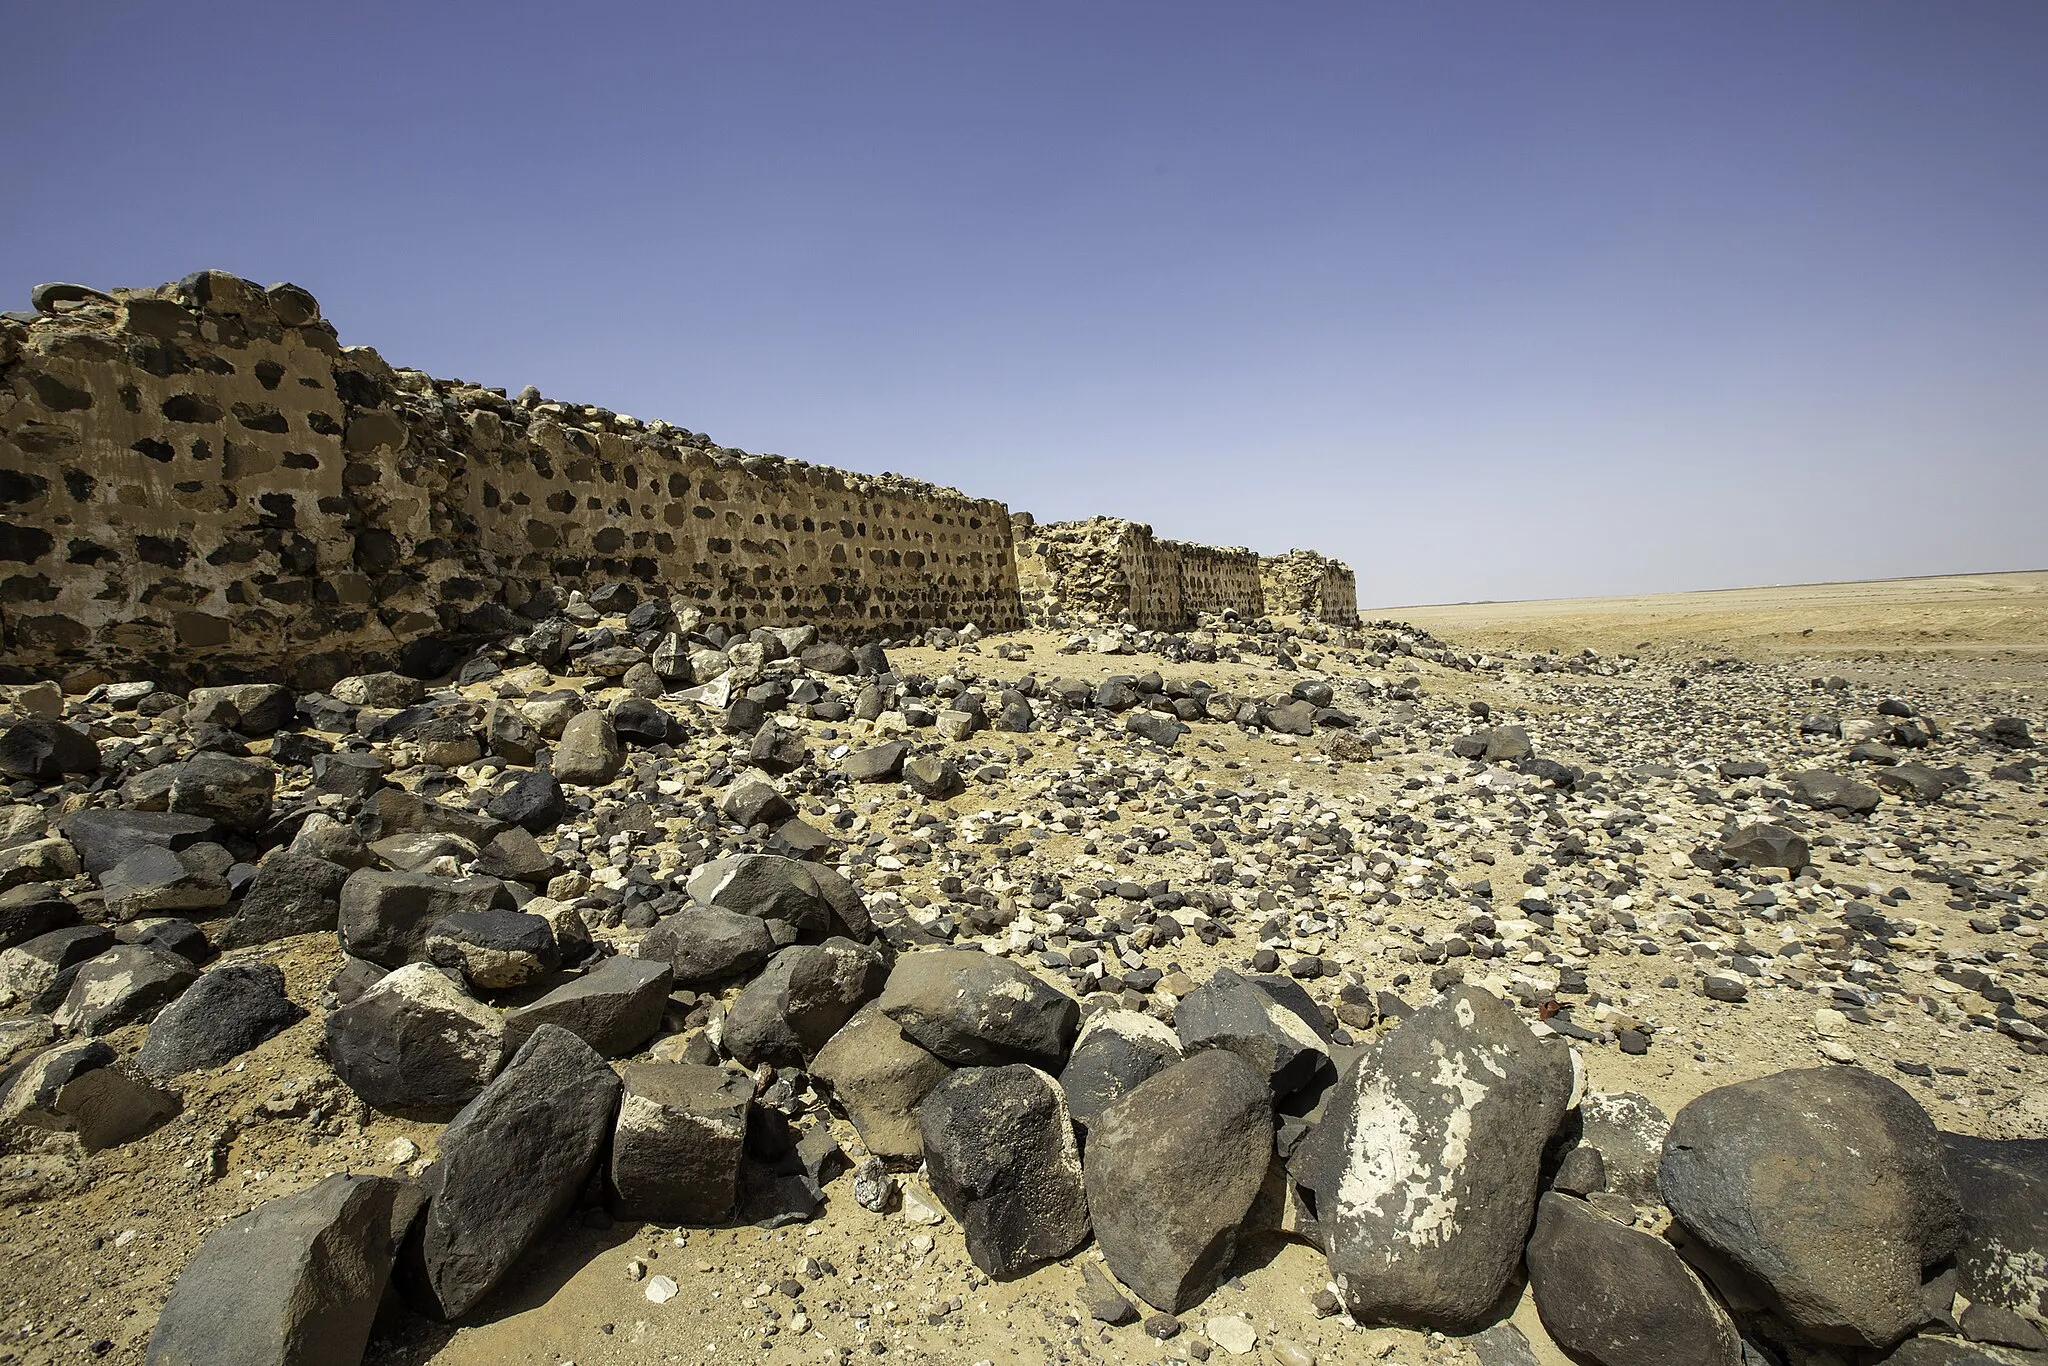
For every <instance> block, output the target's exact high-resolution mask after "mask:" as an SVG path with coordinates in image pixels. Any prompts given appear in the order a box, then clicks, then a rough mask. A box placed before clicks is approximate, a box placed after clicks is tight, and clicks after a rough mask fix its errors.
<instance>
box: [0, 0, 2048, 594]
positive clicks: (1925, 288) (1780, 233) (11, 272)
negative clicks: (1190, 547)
mask: <svg viewBox="0 0 2048 1366" xmlns="http://www.w3.org/2000/svg"><path fill="white" fill-rule="evenodd" d="M0 31H4V33H5V35H6V40H5V43H4V44H0V64H4V68H5V78H4V83H0V118H4V124H0V126H4V128H5V130H6V146H7V148H8V152H9V155H8V161H9V163H10V173H9V175H8V176H7V180H8V190H7V192H6V195H5V207H4V211H0V306H5V307H13V308H24V307H27V300H28V293H29V289H30V287H31V286H32V285H33V284H35V283H36V282H37V281H40V280H49V279H72V280H78V281H81V282H84V283H87V284H94V285H100V286H107V285H117V284H118V285H144V284H154V283H157V282H159V281H162V280H166V279H172V278H175V277H178V276H182V275H184V274H186V273H188V272H190V271H192V270H195V269H199V268H201V267H218V268H221V269H226V270H231V271H234V272H236V273H238V274H242V275H248V276H252V277H254V278H256V279H258V280H261V281H263V282H266V283H268V282H271V281H275V280H283V279H288V280H293V281H296V282H297V283H299V284H302V285H304V286H306V287H307V288H308V289H311V290H312V291H313V292H314V293H315V294H317V295H318V296H319V298H320V299H321V302H322V304H323V307H324V309H325V311H326V313H327V315H328V317H329V318H331V319H332V320H333V321H334V323H335V324H336V326H337V327H339V329H340V331H341V335H342V340H343V341H344V342H348V343H367V344H370V345H373V346H376V347H377V348H378V349H379V350H380V351H381V352H382V353H383V354H384V355H385V357H386V358H388V359H389V360H391V361H393V362H394V363H397V364H402V365H412V366H417V367H419V368H422V369H425V370H428V371H431V372H432V373H434V374H437V375H443V376H459V377H462V378H465V379H471V380H476V381H479V382H482V383H486V384H498V385H504V386H506V387H508V388H511V389H514V390H516V389H517V388H519V387H520V386H522V385H525V384H529V383H532V384H538V385H539V386H540V388H541V389H542V391H543V392H544V393H546V394H548V395H549V396H550V397H555V398H562V399H566V400H570V401H575V402H585V403H597V404H602V405H604V406H607V407H610V408H613V409H616V410H618V411H621V412H628V413H632V414H635V415H637V416H640V417H646V418H655V417H659V418H666V419H668V420H669V421H671V422H675V423H677V424H679V425H682V426H685V427H690V428H693V429H696V430H699V431H708V432H710V433H711V434H712V435H713V436H714V437H716V438H717V439H718V440H720V441H723V442H725V443H727V444H730V445H735V446H741V447H745V448H747V449H749V450H756V451H775V452H779V453H781V454H784V455H789V456H795V457H798V458H801V459H805V460H812V461H818V462H821V463H826V464H834V465H841V466H845V467H848V468H852V469H859V470H868V471H880V470H893V471H896V472H899V473H904V474H911V475H916V476H918V477H921V478H926V479H931V480H935V481H938V482H941V483H946V484H952V485H955V486H958V487H960V488H963V489H965V490H967V491H969V492H971V493H975V494H978V495H981V496H986V497H993V498H999V499H1002V500H1003V501H1005V502H1007V503H1008V504H1009V505H1010V506H1011V507H1012V508H1013V509H1028V510H1030V511H1032V512H1034V513H1036V514H1037V515H1038V516H1039V517H1040V518H1041V519H1061V518H1069V517H1078V516H1086V515H1089V514H1092V513H1097V512H1108V513H1116V514H1118V515H1122V516H1128V517H1133V518H1137V519H1140V520H1145V521H1149V522H1151V523H1152V524H1153V526H1154V527H1155V528H1156V529H1157V530H1158V531H1159V532H1160V533H1161V534H1164V535H1171V536H1177V537H1182V538H1186V539H1192V540H1202V541H1212V542H1223V543H1231V544H1250V545H1252V546H1254V547H1256V548H1258V549H1260V550H1263V551H1267V552H1273V551H1278V550H1283V549H1286V548H1288V547H1290V546H1296V545H1301V546H1312V547H1314V548H1317V549H1320V550H1323V551H1325V552H1326V553H1330V554H1334V555H1338V556H1340V557H1342V558H1344V559H1347V560H1349V561H1351V563H1352V564H1353V566H1354V567H1355V568H1356V569H1357V571H1358V577H1359V598H1360V601H1361V603H1363V604H1367V605H1391V604H1400V603H1415V602H1433V601H1449V600H1460V599H1470V598H1514V597H1538V596H1555V595H1567V594H1592V593H1630V592H1654V591H1662V590H1668V589H1678V588H1696V587H1714V586H1724V585H1737V584H1754V583H1771V582H1793V581H1801V580H1819V579H1845V578H1864V577H1876V576H1885V575H1902V574H1922V573H1941V572H1950V571H1961V570H1986V569H2017V568H2037V567H2042V566H2048V4H2044V3H2042V0H1923V2H1922V3H1911V4H1906V3H1893V2H1892V0H1830V2H1827V3H1822V2H1819V0H1768V2H1767V3H1764V2H1759V3H1750V2H1748V0H1711V2H1710V3H1661V2H1660V3H1643V0H1604V2H1600V3H1595V2H1592V0H1546V2H1545V3H1540V4H1531V3H1526V2H1525V0H1514V2H1513V3H1493V2H1490V0H1457V2H1455V3H1452V2H1441V3H1439V2H1437V0H1430V2H1428V3H1424V2H1423V0H1413V2H1412V3H1346V4H1323V3H1270V4H1250V3H1245V4H1229V5H1223V4H1210V3H1201V2H1200V0H1172V2H1170V3H1157V4H1153V3H1117V2H1116V0H1089V2H1088V3H1062V2H1060V0H1030V3H1007V2H1000V0H946V2H945V3H933V4H895V3H886V2H883V3H873V2H870V0H862V2H861V3H845V2H844V0H839V2H837V3H831V4H804V3H780V4H743V3H729V2H728V3H719V4H692V3H674V4H643V5H632V4H608V3H589V4H584V5H577V6H569V5H563V6H558V7H557V6H540V5H523V4H516V3H498V4H488V5H484V4H476V5H463V4H444V3H414V4H409V5H404V6H392V7H385V6H381V5H377V4H369V3H350V4H347V5H318V6H314V5H299V4H291V3H282V4H280V3H276V0H270V2H269V3H264V4H260V5H255V4H251V5H240V4H224V3H214V4H191V5H173V4H147V5H145V4H97V3H95V4H83V3H80V4H62V3H51V4H29V3H26V2H25V0H22V2H19V3H16V4H13V5H11V6H9V7H8V10H7V13H6V18H5V23H4V28H0Z"/></svg>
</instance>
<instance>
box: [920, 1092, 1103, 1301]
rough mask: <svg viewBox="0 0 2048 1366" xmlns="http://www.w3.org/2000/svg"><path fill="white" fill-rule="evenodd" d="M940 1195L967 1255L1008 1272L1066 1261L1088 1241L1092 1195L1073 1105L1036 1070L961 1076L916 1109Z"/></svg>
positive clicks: (991, 1270)
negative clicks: (1083, 1169) (1070, 1109)
mask: <svg viewBox="0 0 2048 1366" xmlns="http://www.w3.org/2000/svg"><path fill="white" fill-rule="evenodd" d="M918 1127H919V1131H920V1132H921V1134H922V1136H923V1139H924V1156H925V1165H926V1170H927V1171H928V1172H929V1174H930V1176H931V1183H932V1191H933V1193H934V1194H936V1195H937V1196H938V1197H939V1203H941V1204H942V1205H944V1206H945V1207H946V1211H947V1213H949V1214H951V1215H952V1216H953V1217H954V1218H955V1219H956V1220H958V1221H959V1223H960V1227H961V1231H962V1233H964V1234H965V1235H966V1239H967V1253H968V1255H969V1256H970V1257H972V1258H973V1259H974V1264H975V1265H976V1266H978V1267H980V1268H981V1269H982V1270H983V1271H985V1272H987V1273H988V1274H989V1275H991V1276H999V1277H1007V1276H1014V1275H1017V1274H1018V1273H1019V1272H1022V1271H1026V1270H1029V1269H1030V1268H1031V1267H1033V1266H1036V1265H1037V1264H1038V1263H1040V1262H1044V1261H1050V1260H1051V1259H1053V1258H1055V1257H1064V1256H1066V1255H1067V1254H1068V1253H1069V1252H1072V1251H1073V1250H1074V1249H1075V1248H1077V1247H1079V1246H1080V1245H1081V1244H1082V1242H1083V1241H1084V1240H1086V1238H1087V1237H1088V1197H1087V1192H1086V1189H1085V1187H1084V1186H1083V1183H1082V1177H1081V1158H1080V1153H1079V1151H1078V1150H1077V1149H1076V1148H1075V1146H1074V1130H1073V1126H1072V1125H1071V1124H1070V1123H1068V1120H1067V1104H1066V1100H1065V1098H1064V1097H1062V1096H1061V1094H1060V1088H1059V1086H1058V1085H1057V1084H1056V1083H1055V1082H1054V1081H1053V1079H1052V1078H1051V1077H1048V1076H1046V1075H1045V1073H1043V1072H1041V1071H1039V1070H1038V1069H1037V1068H1034V1067H1026V1066H1024V1065H1022V1064H1016V1065H1012V1066H1009V1067H970V1068H967V1069H965V1070H963V1071H959V1072H955V1073H954V1074H953V1075H951V1076H950V1077H947V1078H946V1079H945V1080H944V1081H942V1082H940V1083H939V1084H938V1085H937V1086H935V1087H933V1088H932V1091H931V1094H930V1095H928V1096H926V1097H925V1100H924V1104H923V1105H922V1106H920V1107H919V1109H918Z"/></svg>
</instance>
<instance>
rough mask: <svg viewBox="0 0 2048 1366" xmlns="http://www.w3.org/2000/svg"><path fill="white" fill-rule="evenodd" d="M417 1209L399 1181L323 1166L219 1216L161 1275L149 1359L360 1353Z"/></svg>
mask: <svg viewBox="0 0 2048 1366" xmlns="http://www.w3.org/2000/svg"><path fill="white" fill-rule="evenodd" d="M417 1208H418V1196H417V1195H416V1194H415V1193H414V1191H413V1189H412V1187H411V1186H410V1185H409V1184H408V1183H406V1182H403V1181H396V1180H393V1179H391V1178H390V1177H383V1176H330V1177H328V1178H327V1179H325V1180H324V1181H321V1182H320V1183H318V1184H317V1185H315V1186H313V1187H311V1188H310V1189H307V1190H303V1191H300V1192H298V1193H297V1194H296V1195H287V1196H283V1197H281V1198H279V1199H276V1200H271V1201H269V1202H267V1203H265V1204H262V1205H258V1206H257V1207H256V1208H255V1209H253V1210H251V1211H249V1212H248V1213H247V1214H244V1215H242V1216H240V1217H239V1218H236V1219H233V1220H230V1221H229V1222H228V1223H227V1224H226V1225H225V1226H223V1227H222V1228H219V1229H216V1230H215V1231H214V1232H212V1233H210V1234H208V1235H207V1238H206V1241H205V1242H204V1243H202V1244H200V1246H199V1250H198V1251H197V1252H195V1253H193V1254H192V1260H191V1261H189V1262H187V1263H186V1264H185V1269H184V1271H183V1272H181V1273H180V1274H179V1276H178V1280H177V1284H176V1285H174V1286H172V1288H171V1295H170V1298H169V1300H167V1301H166V1302H165V1304H164V1307H163V1312H162V1313H161V1314H159V1315H158V1316H157V1321H156V1329H155V1331H154V1332H152V1333H151V1334H150V1338H149V1353H148V1362H149V1366H280V1364H281V1363H294V1364H303V1366H329V1363H334V1364H335V1366H339V1364H340V1363H344V1362H356V1361H360V1360H361V1359H362V1355H363V1351H364V1349H365V1348H366V1347H367V1345H368V1343H369V1340H370V1326H371V1324H372V1322H373V1321H374V1320H375V1319H376V1316H377V1306H378V1304H379V1303H380V1302H381V1300H382V1299H383V1295H384V1288H385V1285H386V1283H387V1282H388V1281H389V1279H390V1276H391V1261H392V1255H393V1253H394V1251H395V1248H396V1243H397V1241H398V1239H399V1238H401V1237H403V1236H404V1233H405V1229H406V1226H407V1225H408V1224H410V1223H411V1222H412V1218H413V1214H414V1212H415V1211H416V1209H417Z"/></svg>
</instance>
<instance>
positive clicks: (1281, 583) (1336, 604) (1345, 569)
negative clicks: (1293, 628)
mask: <svg viewBox="0 0 2048 1366" xmlns="http://www.w3.org/2000/svg"><path fill="white" fill-rule="evenodd" d="M1261 570H1262V574H1263V577H1264V580H1265V591H1266V609H1267V610H1268V611H1270V612H1272V613H1274V614H1275V615H1281V614H1298V615H1300V616H1304V617H1308V618H1311V619H1313V620H1316V621H1321V622H1327V623H1328V624H1330V625H1332V626H1356V625H1357V624H1358V580H1357V578H1356V577H1355V576H1354V575H1353V574H1352V572H1351V566H1350V565H1348V564H1345V563H1344V562H1343V561H1341V560H1333V559H1330V558H1328V557H1327V556H1324V555H1318V554H1317V553H1316V552H1315V551H1313V550H1290V551H1288V552H1287V553H1286V554H1285V555H1274V556H1270V557H1268V558H1267V559H1266V560H1265V561H1263V563H1262V566H1261Z"/></svg>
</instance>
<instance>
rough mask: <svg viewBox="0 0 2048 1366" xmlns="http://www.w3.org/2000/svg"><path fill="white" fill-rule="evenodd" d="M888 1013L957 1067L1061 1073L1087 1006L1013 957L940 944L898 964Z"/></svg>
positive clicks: (885, 996)
mask: <svg viewBox="0 0 2048 1366" xmlns="http://www.w3.org/2000/svg"><path fill="white" fill-rule="evenodd" d="M882 1013H883V1014H885V1015H887V1016H888V1017H889V1018H890V1019H892V1020H894V1021H895V1022H896V1023H897V1025H898V1027H900V1028H901V1029H902V1030H903V1033H904V1036H905V1037H906V1038H908V1039H910V1040H911V1041H912V1042H913V1043H916V1044H918V1045H919V1046H921V1047H923V1048H925V1049H926V1050H928V1051H929V1052H931V1053H933V1054H934V1055H936V1056H937V1057H939V1058H940V1059H942V1060H943V1061H945V1062H948V1063H952V1064H954V1065H956V1066H997V1065H1000V1064H1003V1063H1012V1062H1023V1063H1030V1064H1031V1065H1033V1066H1035V1067H1041V1068H1045V1069H1047V1070H1049V1071H1055V1072H1056V1071H1058V1070H1059V1068H1060V1067H1061V1065H1062V1064H1063V1063H1064V1061H1065V1059H1066V1056H1067V1050H1068V1048H1069V1047H1071V1046H1072V1044H1073V1041H1074V1031H1075V1029H1076V1027H1077V1026H1078V1024H1079V1022H1080V1013H1081V1008H1080V1005H1079V1003H1078V1002H1076V1001H1075V1000H1074V998H1073V997H1071V996H1069V995H1067V994H1066V993H1065V992H1063V991H1060V990H1058V989H1056V988H1054V987H1050V986H1047V985H1046V984H1045V983H1043V982H1041V981H1039V980H1038V979H1037V978H1036V977H1033V976H1032V975H1031V974H1030V973H1028V972H1026V971H1025V970H1024V969H1023V968H1020V967H1018V966H1017V965H1016V964H1015V963H1012V962H1010V961H1008V960H1007V959H1002V958H997V957H994V956H992V955H990V954H986V953H982V952H981V951H980V950H978V949H935V950H931V951H929V952H923V953H912V954H906V955H904V956H903V957H902V958H899V959H898V960H897V961H896V967H895V969H894V971H892V972H891V973H890V974H889V984H888V986H887V987H886V988H884V989H883V992H882Z"/></svg>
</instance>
